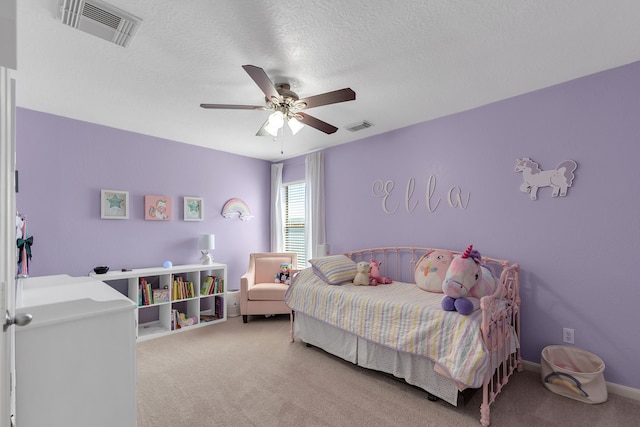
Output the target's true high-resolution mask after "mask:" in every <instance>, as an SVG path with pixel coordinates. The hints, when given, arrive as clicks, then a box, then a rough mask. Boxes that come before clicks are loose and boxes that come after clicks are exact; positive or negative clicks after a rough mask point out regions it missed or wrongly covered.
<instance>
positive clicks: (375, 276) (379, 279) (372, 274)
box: [369, 259, 391, 286]
mask: <svg viewBox="0 0 640 427" xmlns="http://www.w3.org/2000/svg"><path fill="white" fill-rule="evenodd" d="M380 264H382V263H381V262H378V261H376V260H375V259H372V260H371V262H370V263H369V267H370V270H369V281H370V284H371V285H373V286H376V285H388V284H389V283H391V279H390V278H388V277H384V276H381V275H380Z"/></svg>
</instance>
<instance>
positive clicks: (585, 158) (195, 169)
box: [17, 63, 640, 388]
mask: <svg viewBox="0 0 640 427" xmlns="http://www.w3.org/2000/svg"><path fill="white" fill-rule="evenodd" d="M639 113H640V63H634V64H631V65H628V66H625V67H621V68H617V69H614V70H610V71H607V72H603V73H600V74H596V75H593V76H588V77H585V78H582V79H578V80H575V81H572V82H568V83H566V84H563V85H559V86H556V87H552V88H548V89H545V90H541V91H537V92H533V93H530V94H526V95H523V96H520V97H516V98H512V99H509V100H506V101H502V102H498V103H495V104H492V105H488V106H485V107H482V108H478V109H475V110H471V111H467V112H464V113H460V114H457V115H452V116H448V117H445V118H442V119H439V120H434V121H430V122H426V123H422V124H419V125H415V126H412V127H408V128H405V129H400V130H397V131H394V132H390V133H387V134H384V135H379V136H376V137H371V138H366V139H363V140H360V141H357V142H354V143H351V144H346V145H342V146H337V147H333V148H330V149H328V150H326V152H325V168H326V171H325V174H326V188H327V234H328V242H329V243H330V244H331V251H332V252H333V253H339V252H344V251H347V250H351V249H357V248H364V247H371V246H383V245H423V246H434V247H448V248H452V249H464V248H465V247H466V246H467V245H468V244H469V243H473V244H474V245H475V247H476V248H477V249H479V250H480V251H481V252H482V253H483V254H485V255H489V256H493V257H500V258H507V259H510V260H512V261H514V262H518V263H519V264H520V265H521V274H520V279H521V282H520V284H521V289H522V298H523V307H522V326H523V327H522V334H521V335H522V336H521V338H522V348H523V355H524V358H525V359H526V360H529V361H534V362H538V361H539V357H540V352H541V350H542V348H544V347H545V346H547V345H550V344H558V343H561V341H562V328H563V327H569V328H573V329H575V338H576V345H577V346H579V347H582V348H584V349H587V350H590V351H592V352H594V353H596V354H598V355H599V356H600V357H601V358H602V359H603V360H604V361H605V363H606V365H607V368H606V371H605V376H606V378H607V380H608V381H611V382H614V383H618V384H622V385H627V386H630V387H634V388H640V371H639V370H638V369H637V366H636V363H635V359H636V355H637V354H640V341H639V340H638V339H637V333H636V332H635V330H636V329H637V325H638V318H639V315H638V314H637V313H638V311H637V310H636V304H637V301H640V287H639V286H638V284H637V279H636V276H637V275H636V274H634V273H635V269H634V266H635V265H636V264H637V261H636V254H638V253H640V251H639V250H638V249H640V248H639V246H640V231H639V230H640V227H639V225H640V224H639V222H640V202H639V201H638V197H637V191H636V190H635V186H636V185H637V184H638V182H640V172H639V169H638V167H636V166H635V164H634V163H635V162H636V161H637V159H638V158H640V144H639V143H640V120H638V119H637V117H638V114H639ZM17 125H18V134H17V139H18V168H19V169H20V183H21V188H20V193H19V194H18V207H19V209H21V210H22V211H23V212H25V213H26V214H27V215H28V220H29V228H30V230H31V232H32V234H33V235H34V236H35V239H36V244H35V245H34V259H33V267H32V272H33V274H35V275H44V274H56V273H69V274H75V275H80V274H86V273H87V272H88V270H89V269H90V268H91V267H93V266H94V265H96V264H102V263H105V264H109V265H111V266H115V267H120V266H127V267H144V266H151V265H159V264H160V263H161V262H162V261H164V260H165V259H167V258H168V259H172V261H174V263H185V262H197V260H198V252H197V249H196V243H195V242H196V237H197V235H198V234H201V233H206V232H214V233H215V234H216V241H217V246H218V249H216V251H215V257H216V259H217V260H219V261H222V262H226V263H228V264H229V266H230V275H229V278H230V280H231V286H233V285H234V283H235V282H237V280H238V277H239V276H240V274H241V272H242V271H243V270H244V268H245V267H246V264H247V262H246V257H247V255H248V253H249V252H251V251H254V250H267V249H268V242H269V240H268V236H269V231H268V230H269V223H268V215H269V208H268V204H269V200H268V197H269V184H268V182H269V176H270V171H269V166H268V164H266V163H265V162H262V161H257V160H251V159H247V158H243V157H239V156H234V155H230V154H225V153H220V152H217V151H213V150H206V149H201V148H198V147H192V146H185V145H182V144H177V143H173V142H170V141H165V140H162V139H158V138H152V137H146V136H142V135H137V134H132V133H129V132H124V131H118V130H114V129H110V128H105V127H101V126H97V125H92V124H87V123H82V122H77V121H73V120H68V119H63V118H60V117H55V116H50V115H47V114H41V113H36V112H33V111H28V110H20V109H19V110H18V123H17ZM520 157H530V158H532V159H534V160H535V161H537V162H538V163H539V164H540V166H541V167H542V168H543V169H552V168H554V167H555V166H556V165H557V164H558V163H560V162H561V161H563V160H566V159H573V160H575V161H576V162H577V163H578V170H577V171H576V179H575V181H574V183H573V187H572V188H570V189H569V192H568V195H567V197H563V198H560V197H559V198H552V197H551V191H550V189H549V188H542V189H540V191H539V193H538V196H539V199H538V200H536V201H531V200H530V199H529V196H528V194H525V193H522V192H520V191H519V187H520V184H521V183H522V175H521V174H517V173H515V172H514V167H515V160H516V159H517V158H520ZM96 158H99V159H100V160H96ZM303 174H304V161H303V157H299V158H295V159H290V160H288V161H286V162H285V170H284V173H283V175H284V177H283V178H284V179H285V181H293V180H298V179H302V178H303ZM430 176H434V177H435V183H436V184H435V188H434V189H433V191H432V196H431V198H430V201H429V202H430V206H431V208H432V209H431V210H432V211H429V210H428V209H427V200H426V199H427V197H426V196H425V193H426V192H427V191H428V190H427V182H428V180H429V177H430ZM411 178H413V179H414V180H415V190H414V193H413V196H412V197H411V198H410V201H409V207H410V208H414V204H415V203H417V204H415V208H414V209H413V210H412V211H411V212H409V211H408V210H407V209H406V207H405V205H406V203H405V199H406V197H405V192H406V186H407V182H408V180H409V179H411ZM376 180H383V181H385V182H386V181H393V183H394V185H395V187H394V189H393V191H392V192H391V195H390V196H389V198H388V202H387V207H388V209H393V208H395V206H396V205H397V206H398V209H397V211H396V212H395V213H394V214H387V213H385V212H384V210H383V208H382V199H381V198H379V197H375V196H374V195H373V194H372V186H373V184H374V182H375V181H376ZM433 182H434V181H433V179H432V183H433ZM452 187H454V188H455V191H459V192H460V193H461V194H462V196H463V200H466V195H467V194H470V198H469V203H468V206H467V207H466V209H461V208H459V207H458V208H452V207H450V206H449V203H448V201H447V194H448V192H449V189H450V188H452ZM100 188H115V189H124V190H128V191H130V193H131V202H132V211H131V219H129V220H127V221H114V220H110V221H107V220H100V211H99V192H100ZM387 188H389V187H387ZM157 193H164V194H167V195H171V196H173V197H174V202H176V201H177V202H178V203H177V204H176V205H174V212H173V213H174V220H173V221H171V222H170V223H156V222H149V221H144V220H143V219H142V217H143V212H142V210H143V209H142V200H143V199H142V198H143V196H144V194H157ZM185 195H192V196H202V197H204V199H205V212H206V214H205V216H206V221H204V222H201V223H198V222H196V223H192V222H183V221H182V220H181V215H182V214H181V212H182V211H181V208H180V204H181V197H182V196H185ZM231 197H241V198H243V199H245V200H246V201H247V202H248V203H249V205H250V206H251V208H252V210H253V212H254V214H255V215H256V218H255V219H254V220H252V221H250V222H248V223H242V222H240V221H237V220H236V221H230V220H224V219H223V218H222V217H220V216H219V215H218V212H219V211H220V209H221V207H222V205H223V204H224V202H225V201H226V200H227V199H229V198H231ZM438 200H439V202H440V203H439V205H438V207H437V209H433V208H434V207H435V206H436V203H437V202H438Z"/></svg>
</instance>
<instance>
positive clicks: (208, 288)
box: [200, 276, 224, 295]
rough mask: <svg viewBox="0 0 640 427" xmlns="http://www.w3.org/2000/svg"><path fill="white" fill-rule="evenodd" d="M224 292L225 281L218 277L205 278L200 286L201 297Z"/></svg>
mask: <svg viewBox="0 0 640 427" xmlns="http://www.w3.org/2000/svg"><path fill="white" fill-rule="evenodd" d="M223 292H224V279H223V278H221V277H217V276H205V277H204V279H202V286H200V295H214V294H221V293H223Z"/></svg>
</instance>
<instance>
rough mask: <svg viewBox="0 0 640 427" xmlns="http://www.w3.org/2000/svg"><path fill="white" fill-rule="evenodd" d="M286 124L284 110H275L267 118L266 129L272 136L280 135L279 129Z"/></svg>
mask: <svg viewBox="0 0 640 427" xmlns="http://www.w3.org/2000/svg"><path fill="white" fill-rule="evenodd" d="M282 126H284V115H283V114H282V111H280V110H278V111H275V112H273V113H272V114H271V115H270V116H269V120H267V124H266V125H265V127H264V130H265V131H266V132H267V133H268V134H269V135H271V136H278V131H279V130H280V128H282Z"/></svg>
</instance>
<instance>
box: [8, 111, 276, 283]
mask: <svg viewBox="0 0 640 427" xmlns="http://www.w3.org/2000/svg"><path fill="white" fill-rule="evenodd" d="M16 139H17V167H18V170H19V173H20V179H19V184H20V188H19V193H18V195H17V206H18V209H19V210H20V212H22V213H24V214H25V215H26V216H27V224H28V227H29V233H30V234H31V235H33V236H34V245H33V259H32V263H31V268H30V274H31V275H32V276H43V275H51V274H63V273H64V274H70V275H72V276H80V275H86V274H87V273H89V272H90V271H91V269H92V268H93V267H94V266H96V265H102V264H106V265H108V266H110V267H111V268H112V269H120V268H141V267H152V266H160V265H162V263H163V262H164V261H166V260H170V261H172V262H173V263H174V264H175V265H178V264H193V263H199V262H200V261H199V258H200V252H199V250H198V246H197V239H198V236H199V235H200V234H209V233H213V234H215V236H216V249H215V251H214V253H213V255H214V258H215V260H216V261H218V262H222V263H226V264H227V265H228V281H229V284H228V285H229V289H238V288H239V287H240V276H241V275H242V274H243V273H244V271H246V268H247V266H248V262H249V253H250V252H254V251H265V250H268V249H269V214H270V209H269V202H270V200H269V197H270V196H269V179H270V178H269V177H270V165H269V163H268V162H265V161H261V160H255V159H250V158H247V157H242V156H237V155H232V154H228V153H223V152H220V151H215V150H210V149H205V148H201V147H195V146H190V145H185V144H180V143H177V142H172V141H168V140H163V139H160V138H154V137H150V136H145V135H140V134H136V133H131V132H126V131H122V130H117V129H113V128H108V127H105V126H99V125H95V124H90V123H86V122H81V121H77V120H71V119H67V118H63V117H59V116H53V115H49V114H44V113H39V112H35V111H31V110H26V109H18V111H17V130H16ZM103 188H105V189H117V190H125V191H128V192H129V198H130V212H129V219H128V220H102V219H100V190H101V189H103ZM145 194H158V195H167V196H171V197H172V202H173V209H172V216H173V219H172V220H171V221H163V222H160V221H145V220H144V195H145ZM184 196H195V197H202V198H203V199H204V221H198V222H185V221H183V203H182V198H183V197H184ZM234 197H239V198H241V199H243V200H244V201H245V202H246V203H247V204H248V205H249V207H250V208H251V211H252V214H253V215H255V218H254V219H252V220H251V221H247V222H245V221H240V220H239V219H225V218H223V217H222V216H221V215H220V212H221V210H222V207H223V205H224V204H225V202H226V201H227V200H228V199H231V198H234Z"/></svg>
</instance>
